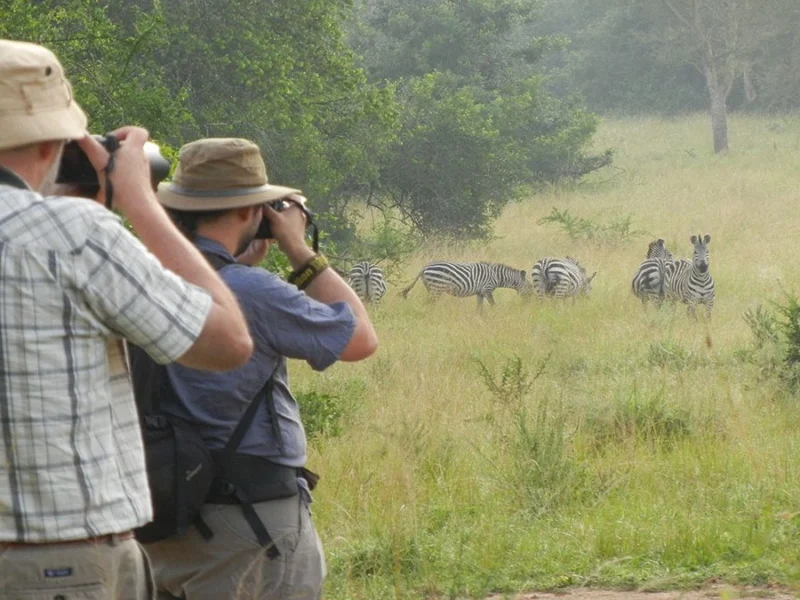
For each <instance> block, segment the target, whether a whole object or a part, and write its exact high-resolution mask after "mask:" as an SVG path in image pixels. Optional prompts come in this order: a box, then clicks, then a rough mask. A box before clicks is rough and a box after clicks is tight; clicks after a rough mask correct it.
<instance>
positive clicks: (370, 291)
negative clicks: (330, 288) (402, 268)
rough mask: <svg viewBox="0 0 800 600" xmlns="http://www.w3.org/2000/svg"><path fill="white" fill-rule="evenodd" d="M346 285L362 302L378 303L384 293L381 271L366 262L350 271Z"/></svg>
mask: <svg viewBox="0 0 800 600" xmlns="http://www.w3.org/2000/svg"><path fill="white" fill-rule="evenodd" d="M347 283H349V284H350V287H351V288H353V290H354V291H355V293H356V294H357V295H358V297H359V298H361V299H362V300H363V301H364V302H379V301H380V299H381V298H383V295H384V294H385V293H386V279H385V278H384V277H383V271H382V270H381V268H380V267H378V266H377V265H373V264H372V263H370V262H368V261H366V260H364V261H361V262H360V263H358V264H356V265H355V266H354V267H353V268H352V269H350V274H349V275H348V278H347Z"/></svg>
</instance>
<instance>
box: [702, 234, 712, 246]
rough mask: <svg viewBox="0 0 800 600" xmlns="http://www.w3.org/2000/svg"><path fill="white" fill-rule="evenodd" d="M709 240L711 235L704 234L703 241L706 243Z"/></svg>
mask: <svg viewBox="0 0 800 600" xmlns="http://www.w3.org/2000/svg"><path fill="white" fill-rule="evenodd" d="M710 241H711V236H710V235H708V234H706V236H705V237H704V238H703V243H706V244H708V243H709V242H710Z"/></svg>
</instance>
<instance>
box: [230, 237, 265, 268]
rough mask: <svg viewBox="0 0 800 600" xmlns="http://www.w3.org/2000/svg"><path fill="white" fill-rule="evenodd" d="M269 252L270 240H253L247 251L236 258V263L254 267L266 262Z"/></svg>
mask: <svg viewBox="0 0 800 600" xmlns="http://www.w3.org/2000/svg"><path fill="white" fill-rule="evenodd" d="M267 250H269V240H253V241H252V242H250V245H249V246H248V247H247V250H245V251H244V252H242V253H241V254H239V255H238V256H236V257H235V258H236V262H237V263H239V264H240V265H247V266H249V267H252V266H253V265H257V264H258V263H260V262H261V261H262V260H264V257H265V256H266V255H267Z"/></svg>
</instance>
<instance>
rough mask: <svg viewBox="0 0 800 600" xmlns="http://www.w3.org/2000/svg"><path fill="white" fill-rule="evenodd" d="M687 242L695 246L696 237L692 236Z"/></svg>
mask: <svg viewBox="0 0 800 600" xmlns="http://www.w3.org/2000/svg"><path fill="white" fill-rule="evenodd" d="M689 241H690V242H692V244H696V243H697V236H696V235H693V236H692V237H690V238H689Z"/></svg>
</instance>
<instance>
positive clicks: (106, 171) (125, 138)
mask: <svg viewBox="0 0 800 600" xmlns="http://www.w3.org/2000/svg"><path fill="white" fill-rule="evenodd" d="M148 137H149V134H148V132H147V130H145V129H142V128H140V127H122V128H120V129H117V130H116V131H114V132H112V133H111V134H108V135H106V136H90V135H87V136H84V137H83V138H81V139H79V140H76V141H75V142H70V143H69V144H67V145H66V146H65V148H64V155H63V157H62V160H61V167H60V170H59V174H58V177H57V179H56V183H60V184H70V185H74V186H76V187H77V188H78V189H79V190H81V193H80V195H81V196H84V197H95V198H97V199H98V200H100V201H103V199H104V198H106V179H107V178H108V179H110V181H111V183H112V186H113V190H114V194H113V196H114V200H116V201H117V202H116V204H117V206H118V207H119V208H120V209H121V210H122V211H123V212H125V209H126V205H127V204H130V203H133V202H137V201H139V202H141V198H142V196H145V195H148V193H149V195H150V196H152V190H153V189H155V186H156V185H157V183H158V181H160V180H161V179H163V178H164V177H166V176H167V174H168V173H169V168H170V164H169V161H167V160H166V159H165V158H164V157H163V156H161V154H160V152H159V150H158V146H156V145H155V144H152V143H151V142H148V141H147V140H148ZM112 155H113V158H112ZM137 199H138V200H137Z"/></svg>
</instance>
